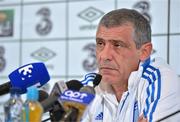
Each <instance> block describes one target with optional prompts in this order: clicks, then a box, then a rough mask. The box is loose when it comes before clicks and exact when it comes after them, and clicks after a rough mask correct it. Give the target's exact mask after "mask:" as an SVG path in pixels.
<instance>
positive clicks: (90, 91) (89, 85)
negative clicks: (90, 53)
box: [61, 73, 102, 122]
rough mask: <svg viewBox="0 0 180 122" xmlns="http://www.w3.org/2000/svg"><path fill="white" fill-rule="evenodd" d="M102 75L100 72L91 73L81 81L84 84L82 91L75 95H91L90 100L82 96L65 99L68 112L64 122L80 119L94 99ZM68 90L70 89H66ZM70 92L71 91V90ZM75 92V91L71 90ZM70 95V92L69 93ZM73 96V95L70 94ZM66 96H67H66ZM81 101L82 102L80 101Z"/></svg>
mask: <svg viewBox="0 0 180 122" xmlns="http://www.w3.org/2000/svg"><path fill="white" fill-rule="evenodd" d="M101 78H102V76H101V75H100V74H96V73H89V74H86V75H85V79H84V80H82V81H81V83H82V84H84V85H85V86H83V87H82V88H81V89H80V92H75V91H74V94H75V97H77V96H76V95H77V94H79V95H80V94H82V95H83V94H85V93H86V94H87V96H86V97H87V98H88V97H89V102H87V101H86V99H84V100H83V99H81V98H79V99H78V98H76V99H75V98H69V99H70V100H68V98H67V99H65V101H64V106H65V108H66V114H65V115H64V116H63V119H62V121H63V122H74V121H80V119H81V117H82V115H83V113H84V111H85V109H86V107H87V105H89V104H90V102H91V101H92V100H93V99H94V95H95V90H94V88H95V87H96V86H97V85H98V84H99V83H100V81H101ZM66 92H68V91H66ZM69 92H70V91H69ZM70 93H72V94H73V92H70ZM67 95H68V94H67ZM70 96H71V95H70ZM63 98H64V96H63V95H62V96H61V99H62V100H63ZM65 98H66V97H65ZM79 101H81V102H79Z"/></svg>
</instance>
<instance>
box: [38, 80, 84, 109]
mask: <svg viewBox="0 0 180 122" xmlns="http://www.w3.org/2000/svg"><path fill="white" fill-rule="evenodd" d="M82 86H83V85H82V84H81V82H79V81H78V80H70V81H68V82H66V83H65V82H64V81H59V82H56V83H55V84H54V86H53V88H52V91H51V93H50V96H49V97H48V98H47V99H45V100H43V101H42V102H41V104H42V106H43V108H44V113H45V112H48V111H50V110H52V109H53V108H54V107H53V105H54V103H55V102H56V101H58V97H59V96H60V95H61V94H62V93H63V92H64V91H65V90H68V89H72V90H78V91H79V89H80V88H81V87H82ZM58 103H60V104H61V101H58Z"/></svg>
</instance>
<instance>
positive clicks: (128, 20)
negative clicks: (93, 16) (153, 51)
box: [99, 9, 151, 48]
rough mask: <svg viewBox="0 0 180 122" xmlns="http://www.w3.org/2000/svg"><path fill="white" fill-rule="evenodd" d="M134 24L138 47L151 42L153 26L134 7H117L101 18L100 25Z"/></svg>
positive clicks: (107, 26) (109, 26) (108, 26)
mask: <svg viewBox="0 0 180 122" xmlns="http://www.w3.org/2000/svg"><path fill="white" fill-rule="evenodd" d="M125 24H132V25H133V27H134V31H135V32H134V38H135V39H134V41H135V43H136V47H137V48H140V47H141V46H142V45H143V44H145V43H147V42H151V26H150V23H149V21H148V20H147V19H146V18H145V17H144V16H143V15H142V14H140V13H139V12H137V11H136V10H133V9H117V10H113V11H110V12H109V13H107V14H105V15H104V16H103V17H102V19H101V20H100V23H99V26H105V27H106V28H111V27H117V26H122V25H125Z"/></svg>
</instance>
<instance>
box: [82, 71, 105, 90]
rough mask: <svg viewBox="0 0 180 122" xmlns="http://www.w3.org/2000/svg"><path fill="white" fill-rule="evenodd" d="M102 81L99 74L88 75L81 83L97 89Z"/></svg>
mask: <svg viewBox="0 0 180 122" xmlns="http://www.w3.org/2000/svg"><path fill="white" fill-rule="evenodd" d="M101 79H102V76H101V75H100V74H97V73H88V74H86V75H85V78H84V79H83V80H82V81H81V83H82V84H83V85H84V86H86V85H88V86H91V87H96V86H97V85H98V84H99V83H100V81H101Z"/></svg>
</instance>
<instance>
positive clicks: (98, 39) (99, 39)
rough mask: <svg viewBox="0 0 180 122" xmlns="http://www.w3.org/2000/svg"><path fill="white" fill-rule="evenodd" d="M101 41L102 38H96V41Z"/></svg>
mask: <svg viewBox="0 0 180 122" xmlns="http://www.w3.org/2000/svg"><path fill="white" fill-rule="evenodd" d="M103 40H104V39H103V38H99V37H97V38H96V41H103Z"/></svg>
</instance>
